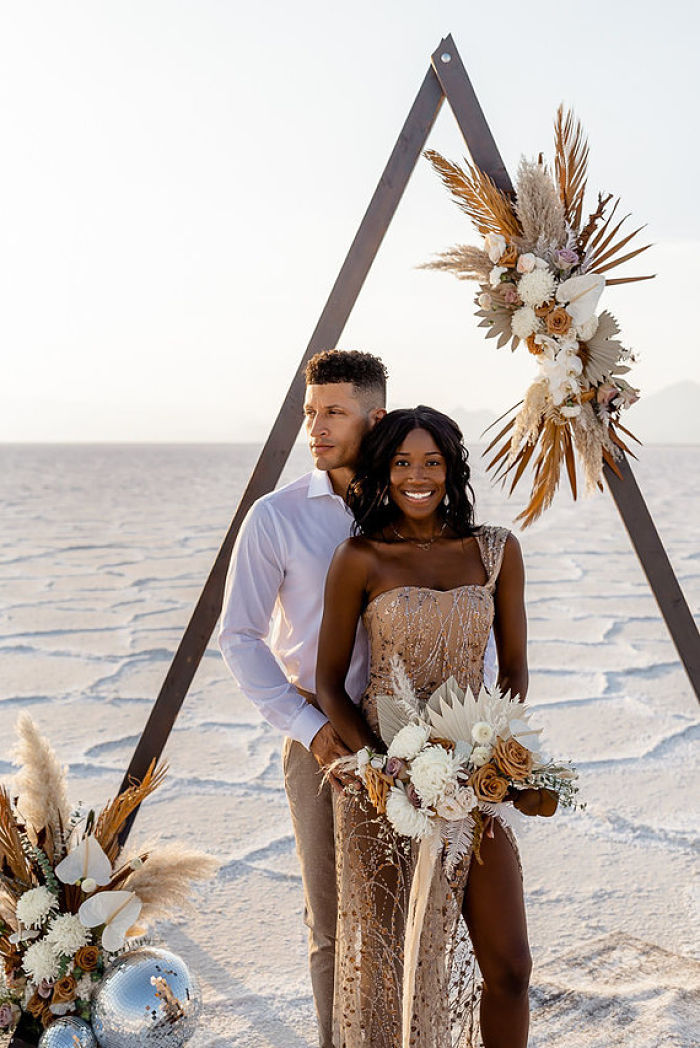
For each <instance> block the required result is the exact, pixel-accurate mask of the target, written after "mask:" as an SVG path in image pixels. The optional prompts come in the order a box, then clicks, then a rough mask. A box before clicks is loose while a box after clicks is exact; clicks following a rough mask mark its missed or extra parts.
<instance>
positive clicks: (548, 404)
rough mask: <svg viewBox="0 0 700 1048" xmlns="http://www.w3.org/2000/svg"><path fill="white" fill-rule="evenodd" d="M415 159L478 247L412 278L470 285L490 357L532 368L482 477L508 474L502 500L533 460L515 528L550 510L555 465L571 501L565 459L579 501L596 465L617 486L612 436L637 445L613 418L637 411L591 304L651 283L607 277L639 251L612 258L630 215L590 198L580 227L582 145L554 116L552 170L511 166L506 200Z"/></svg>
mask: <svg viewBox="0 0 700 1048" xmlns="http://www.w3.org/2000/svg"><path fill="white" fill-rule="evenodd" d="M425 155H426V157H427V158H428V159H429V160H430V162H431V163H432V165H433V167H434V168H435V169H436V171H437V172H438V174H439V175H440V177H441V179H442V181H443V182H444V184H445V185H446V186H447V188H448V189H449V190H450V192H451V193H452V195H453V197H454V198H455V200H456V201H457V203H458V205H459V206H460V208H461V209H462V210H463V211H464V212H465V213H466V214H467V215H468V216H469V218H470V219H471V220H472V222H473V223H474V225H475V227H476V229H477V231H478V232H479V233H480V234H481V236H482V237H483V238H484V239H483V245H482V246H481V247H472V246H470V245H457V246H456V247H454V248H452V249H451V250H449V251H446V252H443V253H442V254H441V255H439V256H438V258H437V260H436V261H433V262H429V263H427V264H426V265H425V266H424V267H423V268H426V269H443V270H448V271H451V272H453V273H455V274H456V276H457V277H458V278H460V279H470V280H476V281H477V282H478V284H479V285H480V286H479V291H478V292H477V294H476V305H477V313H476V315H477V317H478V318H479V326H480V327H482V328H485V329H486V337H487V338H496V339H497V346H498V347H501V346H504V345H506V344H507V343H509V342H510V344H511V349H513V350H515V349H516V347H517V346H518V345H519V344H520V343H523V344H525V345H526V346H527V348H528V350H529V351H530V353H532V354H533V355H534V356H535V359H536V361H537V365H538V373H537V376H536V378H535V380H534V381H533V382H532V384H531V385H530V387H529V389H528V390H527V392H526V393H525V397H524V399H523V400H522V401H519V403H518V404H516V405H515V408H519V409H520V410H519V411H517V413H516V414H515V415H514V416H513V417H512V418H511V419H510V420H509V421H508V422H507V423H506V425H505V426H504V427H503V429H502V430H501V431H500V432H499V433H498V435H497V436H496V438H495V439H494V440H493V441H492V443H491V444H490V445H489V447H488V448H487V449H486V452H485V454H488V452H489V451H491V450H492V448H494V447H495V445H496V444H497V443H498V442H499V441H501V440H503V438H505V441H504V442H503V444H502V445H501V447H500V448H499V449H498V450H497V453H496V455H495V457H494V458H493V459H492V461H491V462H490V463H489V464H488V466H487V469H494V468H495V469H496V476H497V479H502V480H503V482H504V483H505V478H506V476H507V475H508V474H509V473H511V471H514V473H513V475H512V484H511V488H510V493H512V492H513V490H514V488H515V486H516V484H517V483H518V481H519V480H520V478H521V476H522V474H523V472H524V470H525V468H526V467H527V465H528V463H529V462H530V459H531V458H532V456H533V454H534V452H535V450H536V449H539V451H538V455H537V458H536V460H535V462H534V478H533V485H532V490H531V493H530V501H529V503H528V505H527V507H526V508H525V509H524V510H523V512H522V513H521V514H520V515H519V516H518V518H517V519H518V520H522V521H523V527H526V526H527V525H529V524H531V523H532V522H533V521H534V520H536V519H537V517H538V516H540V514H541V513H542V512H543V511H544V510H545V509H546V508H547V507H548V506H549V505H550V504H551V502H552V499H553V498H554V493H555V491H556V488H557V486H558V484H559V475H560V471H561V469H562V467H563V466H564V464H565V465H566V471H567V474H568V478H569V483H570V486H571V492H572V495H573V497H574V499H575V498H576V492H577V488H576V464H575V455H574V450H575V451H576V452H577V453H578V457H579V460H580V464H581V466H582V468H583V473H584V477H585V480H586V490H587V491H592V490H594V489H595V488H596V487H600V486H602V485H601V482H600V476H601V470H602V467H603V463H604V462H605V463H607V465H608V466H609V467H610V468H611V469H612V470H613V471H614V472H615V473H617V475H618V476H621V474H620V472H619V469H618V467H617V465H616V462H615V460H616V459H619V458H620V456H621V454H622V452H623V451H629V448H628V447H627V445H626V444H625V443H624V441H623V439H622V438H621V436H620V434H619V432H618V430H621V431H622V432H623V433H626V434H627V435H628V436H631V437H633V439H635V440H636V439H637V438H636V437H634V435H633V434H632V433H630V432H629V430H628V429H626V428H625V426H623V425H622V423H621V422H620V413H621V411H622V410H623V409H625V408H629V407H630V405H632V404H634V402H635V401H636V400H638V394H639V390H638V389H635V388H634V387H633V386H631V385H630V384H629V382H628V381H627V380H626V378H625V377H624V376H625V375H626V374H627V373H628V372H629V371H630V363H633V362H634V360H635V356H634V354H633V353H632V352H631V351H630V350H628V349H625V348H624V347H623V345H622V343H621V342H620V341H619V339H618V337H617V336H618V335H619V334H620V329H619V326H618V323H617V321H616V320H615V318H614V316H612V314H611V313H609V312H608V311H607V310H602V311H601V312H598V304H599V301H600V298H601V295H602V293H603V290H604V288H605V287H606V285H611V284H623V283H628V282H631V281H636V280H648V279H650V277H647V276H632V277H629V276H628V277H613V278H611V277H609V276H606V274H607V273H609V271H610V270H612V269H613V268H615V267H616V266H619V265H621V264H622V263H624V262H627V261H629V260H630V259H632V258H634V257H635V256H637V255H639V254H640V253H641V252H642V251H645V250H646V249H647V248H648V247H649V246H650V245H648V244H647V245H645V246H644V247H638V248H634V249H632V250H630V251H625V253H624V254H623V253H622V252H623V251H624V250H625V248H626V247H627V245H628V244H629V243H630V241H632V240H633V238H634V237H635V236H636V235H637V234H638V233H639V232H640V231H641V228H643V227H640V229H635V230H634V231H633V232H631V233H628V232H626V231H625V232H623V233H621V232H620V230H621V228H622V226H623V223H624V222H625V219H626V218H627V217H629V216H625V217H623V218H621V219H619V218H618V216H617V208H618V205H619V198H618V199H617V200H615V201H614V203H612V204H611V201H612V194H602V193H599V194H598V199H597V204H596V206H595V207H594V208H593V210H592V211H591V213H590V214H589V215H588V217H586V216H585V212H584V195H585V190H586V178H587V164H588V144H587V141H586V138H585V136H584V133H583V129H582V127H581V124H580V123H579V121H578V120H576V119H574V117H573V114H572V113H571V112H569V113H567V114H566V115H564V113H563V110H562V107H561V106H560V107H559V110H558V112H557V117H556V121H555V157H554V166H553V168H549V167H547V165H546V164H545V163H544V162H543V160H542V156H541V154H540V157H539V159H538V160H537V161H536V162H535V161H530V160H526V159H523V160H521V162H520V167H519V169H518V175H517V180H516V193H515V197H514V198H512V197H511V196H509V195H507V194H505V193H503V192H502V191H501V190H499V189H498V188H497V187H496V186H495V185H494V183H493V182H492V181H491V179H490V178H489V177H488V175H486V174H485V173H484V172H483V171H480V170H479V169H478V168H477V167H474V166H472V165H471V164H469V163H468V162H467V163H466V169H463V168H461V167H459V166H458V165H457V164H454V163H451V162H450V161H448V160H446V159H445V158H444V157H443V156H441V155H440V154H439V153H436V152H435V151H434V150H428V151H427V152H426V154H425ZM510 410H511V411H513V410H515V409H510ZM509 413H510V412H507V413H506V414H509ZM499 421H500V420H499ZM506 434H507V436H506ZM630 453H631V452H630Z"/></svg>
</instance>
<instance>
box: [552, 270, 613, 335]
mask: <svg viewBox="0 0 700 1048" xmlns="http://www.w3.org/2000/svg"><path fill="white" fill-rule="evenodd" d="M604 287H605V277H604V276H603V274H602V273H584V274H583V275H582V276H578V277H569V279H568V280H564V281H562V283H561V284H560V285H559V287H558V288H557V294H556V298H557V302H560V303H561V304H562V305H565V306H566V312H567V313H569V314H570V315H571V317H573V321H574V324H575V325H576V327H582V326H583V325H584V324H585V323H586V321H587V320H590V318H591V317H592V316H593V315H594V314H595V311H596V307H597V305H598V302H599V300H600V296H601V295H602V294H603V289H604Z"/></svg>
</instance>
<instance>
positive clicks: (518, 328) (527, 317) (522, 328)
mask: <svg viewBox="0 0 700 1048" xmlns="http://www.w3.org/2000/svg"><path fill="white" fill-rule="evenodd" d="M539 326H540V322H539V318H538V317H537V315H536V314H535V311H534V309H533V308H532V306H521V307H520V309H516V311H515V313H513V316H512V317H511V318H510V327H511V331H512V332H513V334H514V335H516V336H517V337H518V338H521V339H522V340H523V341H525V339H526V338H529V337H530V335H534V334H535V332H536V331H537V329H538V328H539Z"/></svg>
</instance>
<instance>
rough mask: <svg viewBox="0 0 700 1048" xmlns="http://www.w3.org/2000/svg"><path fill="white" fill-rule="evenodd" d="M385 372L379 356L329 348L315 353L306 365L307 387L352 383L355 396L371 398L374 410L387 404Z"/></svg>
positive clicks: (352, 350)
mask: <svg viewBox="0 0 700 1048" xmlns="http://www.w3.org/2000/svg"><path fill="white" fill-rule="evenodd" d="M387 374H388V373H387V370H386V367H385V366H384V364H383V363H382V361H381V360H380V359H379V357H375V356H373V355H372V354H371V353H362V352H360V350H357V349H351V350H345V349H329V350H326V351H325V352H323V353H317V354H316V355H315V356H313V357H312V358H311V360H310V361H309V362H308V364H307V365H306V385H307V386H325V385H330V384H332V383H336V382H352V384H353V386H354V387H355V389H356V390H357V391H358V393H360V394H362V395H364V399H366V397H367V395H372V397H373V400H374V404H373V405H372V406H373V407H384V405H385V404H386V380H387Z"/></svg>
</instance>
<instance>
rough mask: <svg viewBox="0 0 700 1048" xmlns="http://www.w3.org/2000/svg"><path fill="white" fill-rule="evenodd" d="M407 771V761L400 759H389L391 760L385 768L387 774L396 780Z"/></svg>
mask: <svg viewBox="0 0 700 1048" xmlns="http://www.w3.org/2000/svg"><path fill="white" fill-rule="evenodd" d="M405 770H406V761H402V760H401V758H400V757H389V760H388V761H387V762H386V767H385V768H384V771H385V772H386V774H387V775H391V776H392V778H394V779H395V778H396V776H397V775H400V774H401V772H402V771H405Z"/></svg>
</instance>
